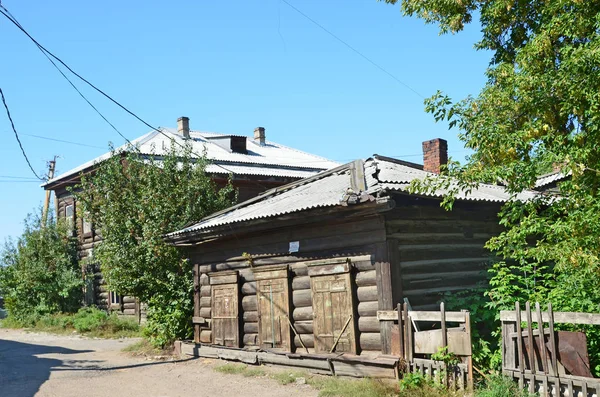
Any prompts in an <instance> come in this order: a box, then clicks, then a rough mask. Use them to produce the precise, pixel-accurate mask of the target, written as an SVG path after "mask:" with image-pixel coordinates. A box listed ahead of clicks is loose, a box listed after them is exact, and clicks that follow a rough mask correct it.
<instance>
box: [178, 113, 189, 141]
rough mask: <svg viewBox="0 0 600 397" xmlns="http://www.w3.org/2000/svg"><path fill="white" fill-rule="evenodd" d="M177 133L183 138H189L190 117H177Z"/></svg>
mask: <svg viewBox="0 0 600 397" xmlns="http://www.w3.org/2000/svg"><path fill="white" fill-rule="evenodd" d="M177 133H178V134H179V135H181V136H183V138H184V139H190V119H189V118H188V117H185V116H184V117H180V118H178V119H177Z"/></svg>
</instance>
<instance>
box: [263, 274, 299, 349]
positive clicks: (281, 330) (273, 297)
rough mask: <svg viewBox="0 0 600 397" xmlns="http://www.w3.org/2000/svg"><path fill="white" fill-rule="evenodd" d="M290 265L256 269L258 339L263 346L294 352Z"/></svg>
mask: <svg viewBox="0 0 600 397" xmlns="http://www.w3.org/2000/svg"><path fill="white" fill-rule="evenodd" d="M287 273H288V272H287V266H285V267H276V268H273V267H270V268H263V269H255V270H254V277H255V279H256V290H257V291H256V293H257V295H258V339H259V345H260V347H262V348H269V349H282V350H285V351H291V345H292V341H291V333H290V326H289V313H290V300H289V281H288V274H287Z"/></svg>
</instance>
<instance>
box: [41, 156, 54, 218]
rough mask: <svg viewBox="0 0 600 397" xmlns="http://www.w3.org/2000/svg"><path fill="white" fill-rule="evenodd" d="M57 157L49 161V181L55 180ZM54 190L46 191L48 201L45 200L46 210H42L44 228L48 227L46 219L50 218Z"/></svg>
mask: <svg viewBox="0 0 600 397" xmlns="http://www.w3.org/2000/svg"><path fill="white" fill-rule="evenodd" d="M56 157H57V156H54V159H53V160H50V161H48V180H51V179H52V178H54V170H55V169H56ZM51 193H52V190H46V200H44V209H43V210H42V227H44V226H46V218H47V217H48V207H49V206H50V194H51Z"/></svg>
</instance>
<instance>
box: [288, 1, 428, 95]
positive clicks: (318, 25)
mask: <svg viewBox="0 0 600 397" xmlns="http://www.w3.org/2000/svg"><path fill="white" fill-rule="evenodd" d="M281 1H283V2H284V3H285V4H287V6H288V7H290V8H291V9H292V10H294V11H296V12H297V13H298V14H300V15H302V16H303V17H304V18H306V19H308V20H309V21H310V22H312V23H313V24H314V25H316V26H317V27H319V28H320V29H321V30H323V31H324V32H325V33H327V34H328V35H330V36H331V37H333V38H334V39H336V40H337V41H339V42H340V43H342V44H343V45H345V46H346V47H348V48H349V49H350V50H352V51H353V52H355V53H356V54H358V55H359V56H360V57H362V58H363V59H364V60H366V61H367V62H369V63H370V64H371V65H373V66H375V67H376V68H377V69H379V70H381V71H382V72H383V73H385V74H387V75H388V76H390V77H391V78H392V79H394V80H396V82H398V83H400V84H402V85H403V86H404V87H406V88H407V89H409V90H411V91H412V92H413V93H415V94H416V95H418V96H419V97H421V98H423V99H425V97H424V96H423V95H422V94H421V93H419V92H418V91H417V90H415V89H414V88H412V87H411V86H409V85H408V84H406V83H405V82H403V81H402V80H400V79H399V78H398V77H396V76H394V75H393V74H392V73H390V72H389V71H387V69H385V68H384V67H383V66H381V65H379V64H378V63H377V62H375V61H373V60H371V58H369V57H368V56H366V55H365V54H363V53H362V52H360V51H359V50H357V49H356V48H354V47H352V46H351V45H350V44H348V43H347V42H345V41H344V40H342V39H341V38H340V37H339V36H337V35H336V34H334V33H333V32H331V31H330V30H328V29H327V28H326V27H325V26H323V25H321V24H320V23H319V22H317V21H315V20H314V19H312V18H311V17H309V16H308V15H307V14H305V13H304V12H302V11H301V10H299V9H298V8H296V7H295V6H294V5H293V4H290V3H289V2H288V1H287V0H281Z"/></svg>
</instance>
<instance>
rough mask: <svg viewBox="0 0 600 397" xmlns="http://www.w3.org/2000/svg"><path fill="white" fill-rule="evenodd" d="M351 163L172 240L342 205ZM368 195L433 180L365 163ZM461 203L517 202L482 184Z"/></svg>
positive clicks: (378, 162) (392, 165)
mask: <svg viewBox="0 0 600 397" xmlns="http://www.w3.org/2000/svg"><path fill="white" fill-rule="evenodd" d="M349 167H350V163H349V164H346V165H344V166H341V167H338V168H336V169H334V170H330V171H324V172H322V173H320V174H317V175H315V176H312V177H310V178H308V179H305V180H301V181H298V182H294V183H292V184H290V185H286V186H282V187H279V188H276V189H272V190H270V191H267V192H265V193H263V194H262V195H261V196H258V197H256V198H254V199H251V200H248V201H246V202H244V203H240V204H238V205H236V206H234V207H231V208H229V209H226V210H224V211H221V212H220V213H217V214H214V215H212V216H209V217H207V218H205V219H204V220H202V221H200V222H199V223H197V224H195V225H192V226H189V227H187V228H185V229H182V230H179V231H176V232H173V233H171V234H170V235H169V236H177V235H180V234H185V233H190V232H194V231H198V230H203V229H212V228H214V227H217V226H223V225H228V224H234V223H239V222H245V221H249V220H253V219H260V218H269V217H275V216H278V215H282V214H288V213H293V212H299V211H304V210H308V209H312V208H320V207H330V206H336V205H341V200H342V198H343V197H344V196H345V194H346V193H347V192H348V190H349V189H350V186H351V183H350V170H349ZM364 167H365V179H366V185H367V193H369V194H373V195H375V194H376V193H378V192H384V191H406V190H407V188H408V186H409V184H410V181H412V180H413V179H417V178H418V179H424V178H426V177H427V176H434V175H435V174H432V173H430V172H426V171H423V170H419V169H416V168H414V167H411V166H409V165H405V164H399V163H397V162H394V161H388V160H383V159H381V158H377V157H375V158H371V159H368V160H366V161H364ZM445 193H447V192H445V191H442V190H438V191H436V192H435V193H432V194H431V196H434V197H443V196H444V194H445ZM537 194H538V193H537V192H533V191H532V192H523V193H521V194H519V195H517V196H516V199H517V200H528V199H531V198H533V197H535V196H536V195H537ZM457 198H458V199H459V200H473V201H489V202H505V201H508V200H512V199H515V197H513V196H512V195H511V194H510V193H508V192H507V191H506V190H505V189H504V188H503V187H501V186H493V185H486V184H480V185H479V187H478V188H476V189H473V190H472V191H471V192H469V193H464V192H463V193H461V194H459V195H458V196H457Z"/></svg>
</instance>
